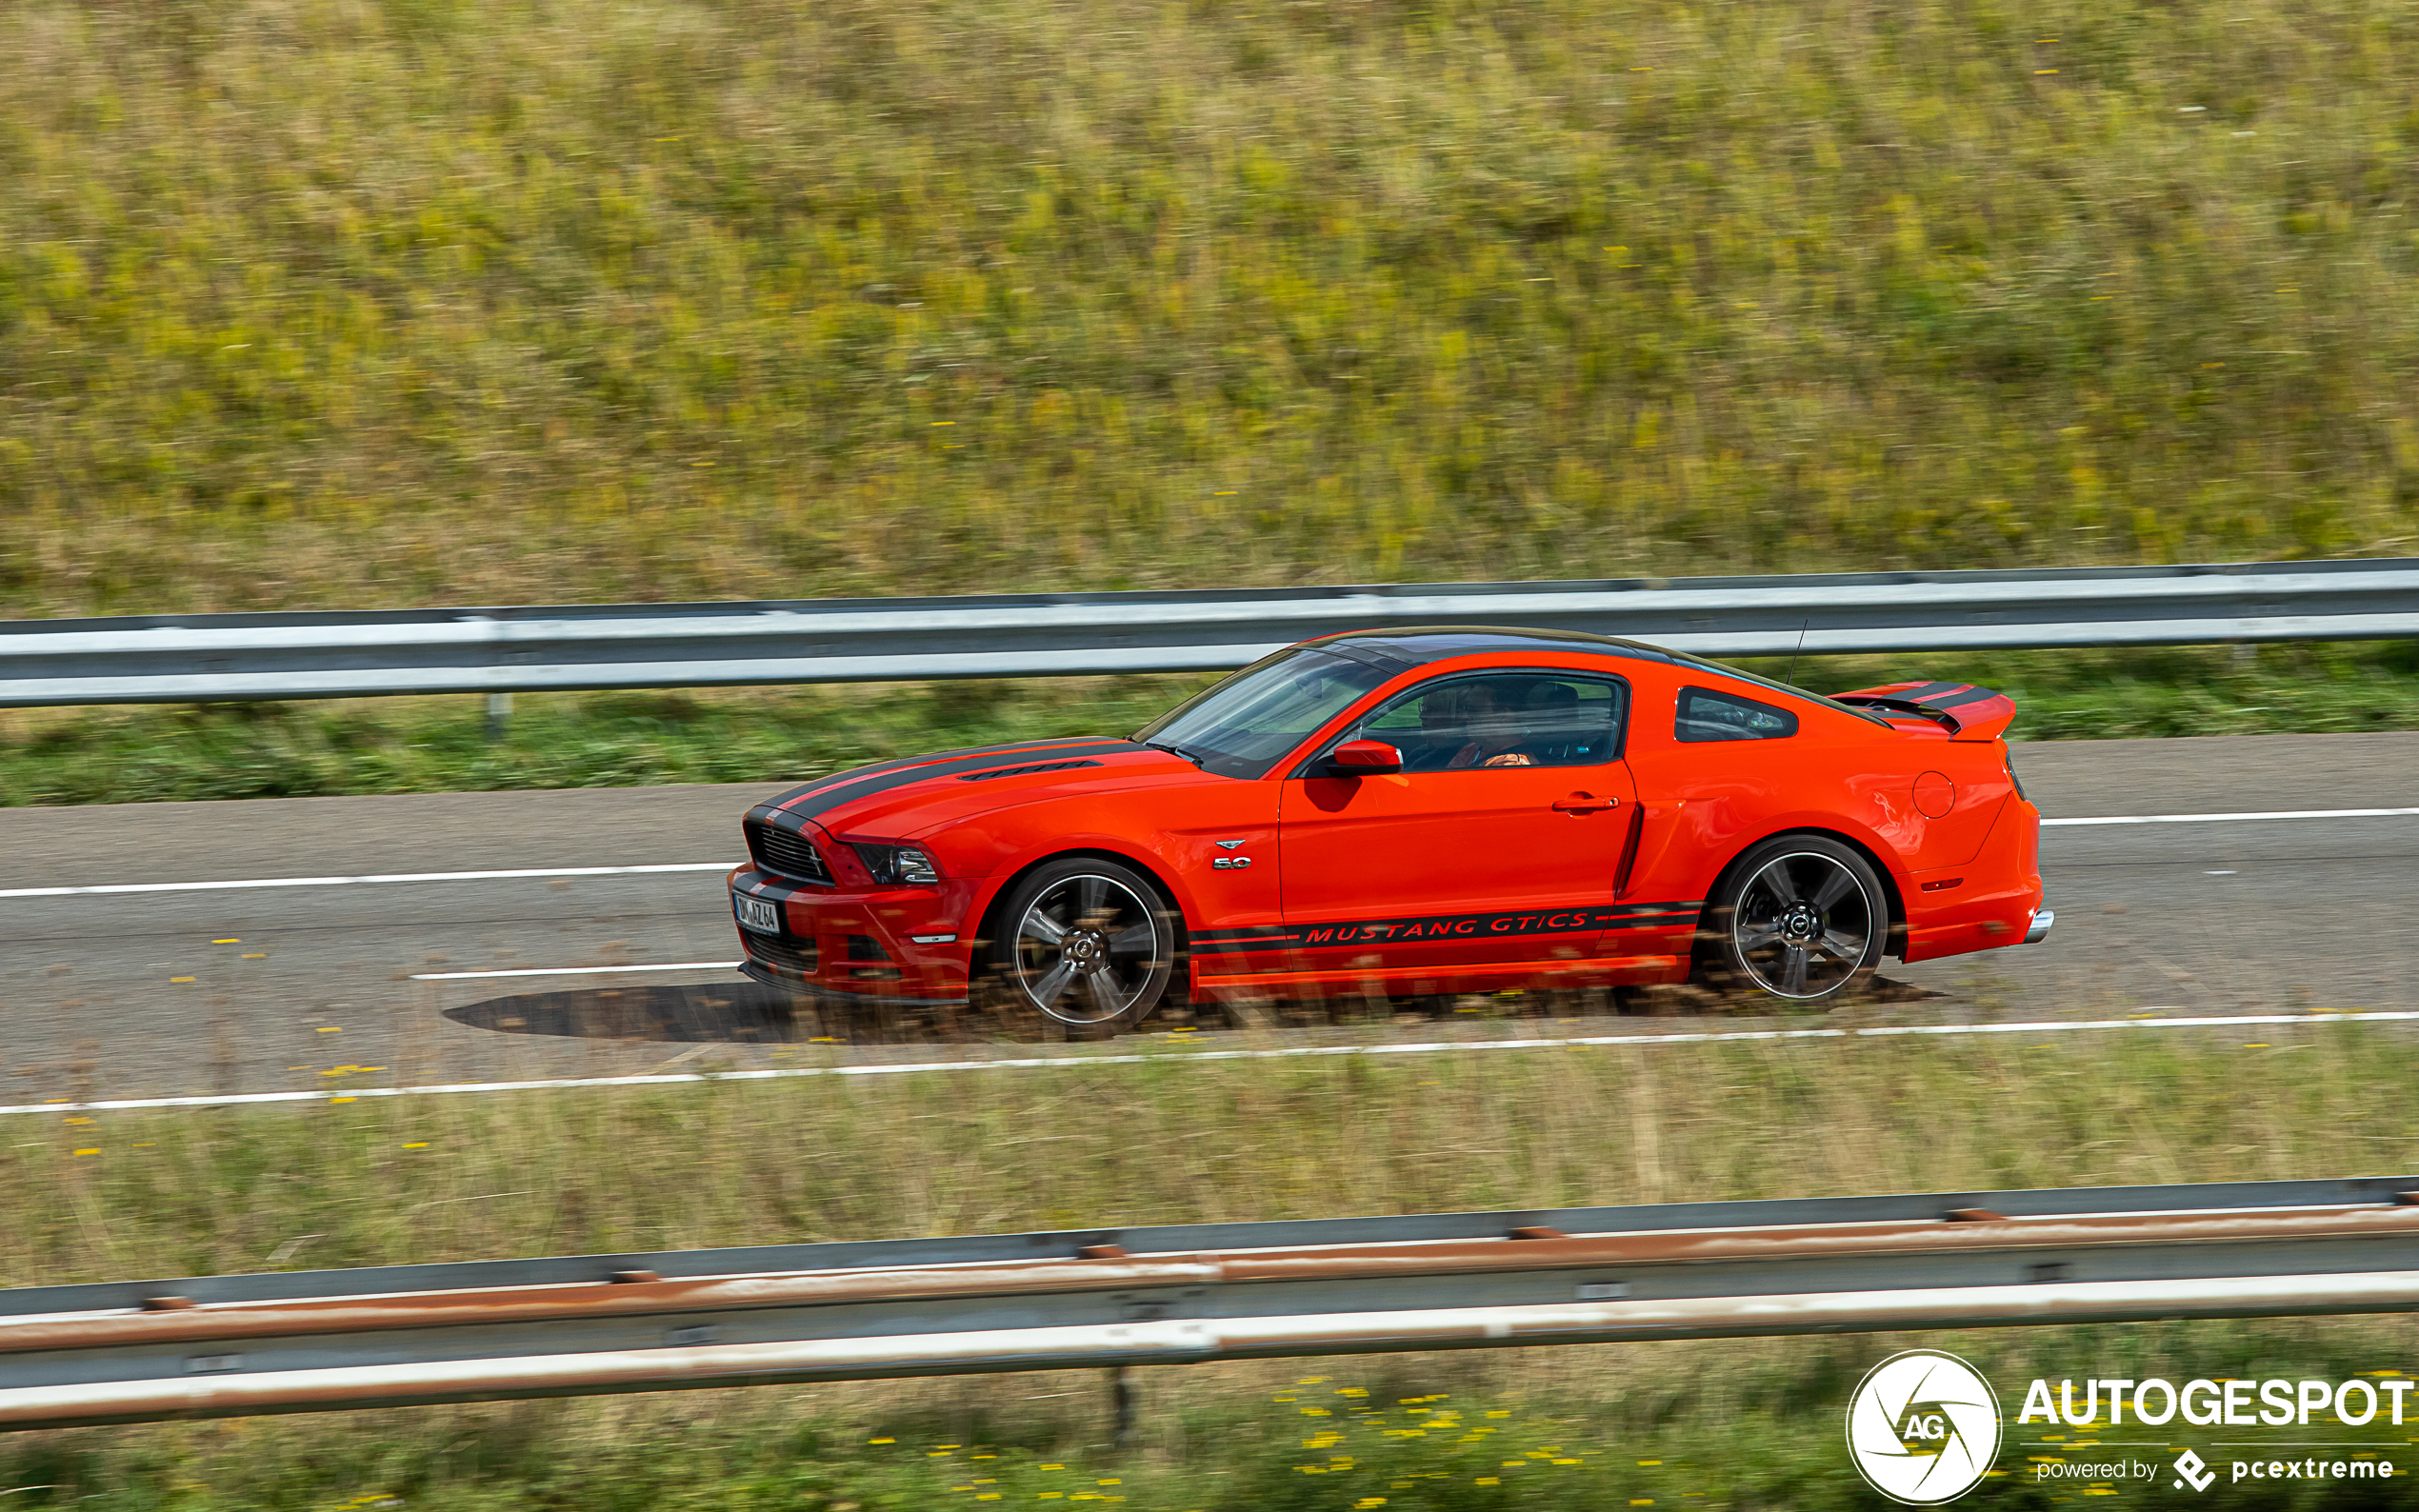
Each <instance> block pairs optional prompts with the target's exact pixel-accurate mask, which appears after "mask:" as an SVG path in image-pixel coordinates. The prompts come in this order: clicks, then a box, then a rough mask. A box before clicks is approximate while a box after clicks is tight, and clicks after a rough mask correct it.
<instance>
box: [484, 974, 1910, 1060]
mask: <svg viewBox="0 0 2419 1512" xmlns="http://www.w3.org/2000/svg"><path fill="white" fill-rule="evenodd" d="M1941 996H1942V994H1940V993H1937V992H1934V991H1931V990H1929V989H1928V988H1924V987H1918V986H1913V985H1909V984H1907V983H1902V982H1893V981H1890V980H1889V978H1886V977H1884V978H1876V979H1875V980H1874V982H1873V984H1872V988H1871V990H1870V991H1869V993H1868V995H1867V996H1866V997H1865V998H1863V999H1862V1000H1861V1002H1862V1003H1864V1004H1867V1005H1901V1004H1909V1003H1920V1002H1924V1001H1927V1000H1929V999H1935V998H1939V997H1941ZM1461 1001H1462V1002H1464V1003H1472V1002H1475V1003H1488V1002H1489V1001H1490V1000H1488V999H1483V998H1482V999H1469V1000H1461ZM1491 1001H1492V1002H1493V1005H1494V1007H1495V1010H1496V1011H1497V1012H1498V1014H1499V1015H1500V1016H1504V1017H1513V1018H1522V1017H1532V1016H1537V1015H1541V1014H1550V1015H1552V1016H1556V1017H1596V1016H1599V1015H1625V1016H1626V1015H1634V1014H1646V1015H1649V1016H1653V1017H1669V1018H1685V1019H1700V1018H1718V1017H1720V1016H1721V1015H1722V1013H1723V1011H1724V1007H1723V1005H1722V1004H1721V1003H1720V1000H1718V999H1715V998H1714V997H1712V995H1711V994H1709V993H1706V992H1703V991H1702V990H1700V989H1698V988H1694V987H1665V988H1648V989H1645V990H1643V991H1641V992H1638V993H1635V994H1628V995H1624V996H1622V997H1620V998H1618V999H1616V998H1614V997H1613V996H1612V995H1610V994H1606V993H1602V992H1598V993H1592V994H1588V993H1569V994H1555V995H1552V996H1550V997H1549V996H1548V995H1544V994H1538V995H1533V996H1532V997H1530V998H1529V999H1527V1000H1526V1001H1524V1002H1523V1003H1521V1004H1520V1005H1517V1006H1508V1005H1506V1004H1505V1003H1504V1002H1503V1001H1502V1000H1491ZM1455 1003H1456V1000H1454V999H1451V998H1418V999H1408V1000H1400V1001H1397V1002H1395V1003H1392V1004H1387V1005H1365V1004H1363V1003H1362V1002H1361V1001H1360V1000H1358V999H1352V1000H1339V1001H1338V1002H1336V1003H1333V1004H1315V1005H1311V1004H1302V1005H1271V1008H1272V1010H1273V1011H1269V1012H1259V1011H1254V1010H1250V1009H1245V1010H1242V1011H1241V1012H1239V1013H1237V1014H1236V1015H1235V1016H1234V1019H1233V1020H1232V1021H1231V1022H1234V1023H1235V1024H1236V1025H1237V1026H1242V1027H1270V1028H1274V1027H1309V1026H1313V1025H1335V1024H1342V1023H1347V1022H1351V1021H1353V1020H1361V1019H1384V1018H1389V1017H1390V1018H1391V1019H1392V1020H1393V1022H1395V1023H1396V1024H1405V1023H1415V1022H1418V1021H1421V1020H1431V1021H1435V1020H1446V1021H1449V1020H1453V1019H1455V1018H1456V1017H1457V1013H1458V1012H1460V1011H1468V1010H1467V1009H1466V1008H1465V1009H1460V1010H1457V1009H1456V1006H1455ZM1844 1006H1845V1005H1844ZM1389 1010H1391V1011H1389ZM444 1017H446V1018H448V1019H450V1020H451V1021H453V1022H454V1023H456V1024H459V1025H463V1026H464V1027H466V1028H472V1029H485V1030H487V1031H489V1032H490V1033H493V1034H526V1035H535V1036H540V1037H543V1038H549V1039H570V1040H623V1041H638V1042H650V1041H651V1042H657V1043H661V1044H808V1043H812V1042H822V1043H836V1044H954V1043H965V1042H970V1041H984V1042H993V1043H997V1042H1010V1043H1014V1042H1025V1041H1039V1040H1056V1039H1063V1038H1067V1037H1068V1036H1067V1035H1066V1034H1064V1033H1062V1032H1052V1030H1051V1028H1050V1026H1048V1025H1043V1024H1041V1023H1040V1022H1039V1021H1038V1019H1036V1020H1033V1021H1030V1022H1025V1023H1014V1022H1009V1021H1005V1020H1002V1019H998V1018H994V1017H992V1016H990V1015H989V1014H980V1013H970V1012H967V1011H964V1010H951V1009H897V1010H890V1011H884V1010H882V1009H880V1008H877V1007H870V1006H869V1007H836V1006H823V1007H820V1008H818V1007H817V1006H816V1005H812V1004H801V1003H797V1002H795V1001H793V1000H792V999H791V998H790V995H789V994H787V993H785V992H782V991H780V990H778V989H776V988H773V987H769V986H765V985H762V984H759V983H755V982H711V983H702V984H696V985H664V984H650V985H643V986H619V987H573V988H569V989H567V990H564V991H560V992H519V993H514V994H513V995H512V996H510V997H503V998H489V999H487V1000H486V1001H484V1002H480V1003H470V1004H465V1005H462V1006H460V1007H455V1008H448V1009H446V1010H445V1012H444ZM1229 1022H1230V1021H1229V1015H1228V1013H1227V1011H1226V1010H1224V1009H1215V1008H1203V1009H1199V1010H1188V1009H1185V1008H1181V1007H1174V1006H1170V1007H1167V1008H1163V1009H1162V1010H1161V1011H1160V1012H1159V1013H1158V1014H1156V1015H1154V1016H1153V1018H1152V1020H1151V1022H1150V1025H1146V1028H1151V1027H1168V1026H1170V1025H1174V1024H1177V1023H1183V1024H1187V1025H1197V1026H1198V1027H1202V1028H1208V1029H1212V1030H1215V1029H1223V1028H1225V1027H1227V1026H1228V1025H1229Z"/></svg>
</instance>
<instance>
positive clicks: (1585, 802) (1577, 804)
mask: <svg viewBox="0 0 2419 1512" xmlns="http://www.w3.org/2000/svg"><path fill="white" fill-rule="evenodd" d="M1620 806H1621V800H1620V799H1618V798H1598V797H1595V796H1594V795H1592V794H1589V793H1572V794H1571V795H1570V796H1569V797H1568V798H1557V799H1555V800H1554V812H1556V813H1558V814H1601V813H1603V812H1604V811H1605V810H1606V809H1608V808H1618V807H1620Z"/></svg>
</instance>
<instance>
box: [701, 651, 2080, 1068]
mask: <svg viewBox="0 0 2419 1512" xmlns="http://www.w3.org/2000/svg"><path fill="white" fill-rule="evenodd" d="M2014 714H2015V707H2014V705H2013V704H2012V703H2010V702H2009V700H2008V699H2007V698H2006V697H2004V696H2003V695H2001V694H1998V693H1994V692H1991V691H1989V689H1987V688H1980V687H1972V686H1965V685H1962V684H1952V683H1910V684H1899V685H1893V686H1887V687H1873V688H1866V689H1862V690H1860V691H1857V692H1852V693H1842V694H1839V695H1837V696H1835V697H1829V698H1825V697H1821V696H1819V695H1816V694H1813V693H1809V692H1805V691H1803V690H1801V689H1799V688H1796V687H1792V686H1786V685H1784V684H1780V683H1774V682H1770V681H1768V680H1766V679H1764V678H1761V677H1756V676H1754V675H1752V674H1749V673H1747V672H1742V671H1739V670H1737V669H1735V668H1732V667H1728V666H1721V665H1719V664H1717V663H1713V662H1708V661H1704V660H1700V659H1698V658H1696V657H1691V656H1686V655H1682V654H1680V653H1678V652H1673V651H1666V650H1662V649H1659V648H1657V647H1651V646H1645V645H1640V644H1637V643H1635V642H1629V641H1618V640H1610V639H1607V638H1605V637H1602V636H1593V635H1583V634H1575V633H1570V632H1565V631H1546V630H1521V629H1485V628H1469V627H1461V628H1449V629H1418V628H1413V629H1391V630H1371V631H1366V632H1360V633H1354V634H1349V635H1338V636H1331V637H1329V638H1326V639H1323V640H1316V641H1308V642H1305V643H1303V644H1302V645H1299V646H1294V647H1288V648H1287V649H1285V650H1282V651H1279V652H1277V653H1276V654H1275V655H1273V656H1269V657H1268V658H1266V659H1264V660H1262V661H1260V662H1256V663H1254V664H1253V665H1251V666H1247V667H1245V668H1244V669H1243V670H1242V671H1239V672H1237V673H1235V674H1234V675H1232V676H1231V677H1229V678H1227V679H1225V680H1224V681H1222V682H1220V683H1218V684H1216V685H1215V686H1212V687H1210V688H1209V689H1208V690H1207V691H1205V692H1203V693H1201V694H1199V695H1197V696H1195V697H1194V698H1192V699H1190V700H1189V701H1187V702H1186V703H1184V704H1182V705H1180V706H1177V707H1176V708H1174V709H1172V710H1170V712H1169V713H1168V714H1166V715H1164V716H1163V717H1161V718H1160V719H1158V720H1157V721H1155V722H1153V723H1152V724H1150V726H1146V727H1145V728H1143V729H1141V730H1138V731H1136V732H1135V733H1134V734H1133V735H1132V736H1130V737H1127V738H1106V737H1102V738H1071V737H1070V738H1068V739H1063V740H1042V741H1027V742H1021V743H1019V744H1016V745H1012V746H993V747H990V748H988V749H983V750H961V751H947V752H943V753H941V754H938V755H932V756H917V757H911V758H909V759H907V760H905V761H893V762H883V763H880V764H878V765H876V766H862V767H858V768H856V769H855V770H853V771H845V772H838V773H834V774H833V775H831V776H829V777H823V778H818V779H817V780H815V781H813V782H810V783H808V784H806V785H805V786H800V787H796V788H793V789H791V790H790V791H789V792H786V793H783V794H782V795H781V796H779V797H777V798H773V799H770V800H769V801H767V802H765V803H762V804H759V805H757V806H755V807H753V808H751V809H750V810H749V811H748V815H747V818H746V821H745V823H744V829H745V832H746V835H747V842H748V855H749V861H748V864H747V865H744V866H741V867H740V868H738V869H737V870H735V871H734V872H732V873H731V876H730V894H731V905H732V910H733V912H734V914H735V916H736V919H737V923H738V926H739V938H740V940H741V941H742V943H743V944H744V945H745V946H746V949H747V957H748V960H747V965H746V967H745V969H746V970H747V971H748V973H749V974H750V976H753V977H755V978H756V979H757V980H759V981H762V982H767V983H770V984H773V985H778V986H781V987H785V988H788V989H789V990H790V991H791V992H793V993H796V994H800V995H805V996H811V997H815V998H820V999H825V1000H840V1001H844V1002H847V1001H853V1002H861V1003H890V1004H898V1005H942V1004H955V1003H961V1002H965V1001H967V1000H968V999H969V997H970V995H972V994H976V993H980V992H983V991H985V990H986V989H996V990H997V991H998V992H1000V993H1003V994H1005V995H1006V996H1007V998H1008V1000H1009V1001H1010V1003H1017V1002H1021V1003H1022V1004H1024V1005H1028V1006H1030V1007H1031V1008H1033V1009H1037V1010H1039V1011H1040V1012H1042V1013H1045V1014H1048V1015H1050V1016H1051V1017H1053V1018H1056V1019H1060V1020H1063V1021H1065V1022H1067V1023H1069V1024H1077V1025H1119V1024H1127V1025H1130V1024H1132V1023H1134V1022H1136V1021H1139V1020H1140V1019H1141V1018H1142V1017H1143V1016H1144V1015H1146V1014H1148V1013H1149V1012H1150V1010H1151V1008H1152V1007H1153V1006H1154V1005H1157V1004H1158V1003H1160V1002H1161V1001H1162V1000H1163V999H1164V998H1165V996H1166V995H1167V994H1168V993H1169V992H1170V990H1174V991H1177V992H1181V993H1186V994H1189V995H1190V997H1191V998H1192V999H1193V1000H1194V1001H1196V1002H1231V1001H1250V1000H1265V999H1269V998H1299V997H1311V998H1318V997H1331V996H1345V995H1351V996H1360V995H1364V994H1371V993H1376V994H1383V995H1387V996H1391V997H1409V996H1418V995H1427V994H1438V993H1453V992H1465V991H1495V990H1501V989H1507V988H1542V987H1569V986H1621V985H1643V984H1649V983H1670V982H1681V981H1686V980H1689V978H1691V977H1695V978H1698V979H1700V980H1706V981H1709V982H1711V983H1713V984H1716V985H1724V986H1729V987H1734V988H1739V989H1747V990H1753V991H1760V992H1763V993H1768V994H1769V995H1771V996H1772V997H1773V998H1777V999H1784V1000H1787V1001H1789V1002H1790V1003H1795V1004H1804V1005H1812V1004H1819V1003H1824V1002H1827V1001H1829V1000H1831V999H1834V998H1836V997H1838V996H1839V995H1840V994H1842V993H1845V992H1848V991H1849V990H1850V989H1851V988H1852V987H1854V986H1855V985H1856V984H1857V983H1858V982H1859V981H1861V980H1862V979H1864V978H1865V977H1867V976H1868V975H1869V974H1870V973H1871V972H1872V971H1873V969H1874V968H1875V967H1876V966H1877V965H1879V964H1880V962H1881V959H1882V958H1883V957H1884V956H1886V955H1894V956H1897V957H1899V958H1900V959H1901V960H1904V961H1928V960H1931V959H1933V958H1935V957H1939V956H1950V955H1958V954H1962V953H1965V952H1969V951H1975V950H1990V949H1996V948H1998V947H2000V946H2003V945H2016V944H2019V943H2026V942H2030V941H2036V940H2039V939H2041V938H2043V937H2044V936H2045V935H2046V934H2047V933H2048V932H2049V925H2050V921H2051V917H2052V916H2051V914H2050V912H2049V909H2047V908H2044V907H2042V906H2041V900H2042V892H2041V877H2040V874H2039V867H2038V863H2037V860H2036V856H2037V853H2038V838H2039V826H2040V814H2039V811H2038V810H2036V809H2035V808H2034V807H2033V806H2032V805H2031V804H2030V803H2029V802H2027V801H2026V799H2025V796H2024V791H2023V789H2022V787H2021V786H2018V784H2017V782H2016V776H2015V772H2014V769H2013V767H2012V766H2010V764H2009V757H2008V747H2007V743H2006V741H2005V740H2003V739H2002V738H2001V736H2002V732H2003V731H2005V730H2006V728H2007V726H2008V724H2009V720H2010V719H2012V718H2013V717H2014Z"/></svg>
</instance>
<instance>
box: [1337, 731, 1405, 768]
mask: <svg viewBox="0 0 2419 1512" xmlns="http://www.w3.org/2000/svg"><path fill="white" fill-rule="evenodd" d="M1327 769H1328V771H1329V773H1331V774H1332V775H1334V776H1337V777H1383V776H1385V775H1386V774H1387V773H1389V772H1399V771H1401V770H1402V769H1403V753H1402V752H1401V751H1399V750H1396V749H1395V748H1394V747H1393V746H1389V745H1388V744H1386V742H1384V741H1382V740H1348V741H1346V742H1345V743H1344V744H1343V745H1341V746H1337V747H1335V749H1333V750H1331V751H1329V752H1328V755H1327Z"/></svg>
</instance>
